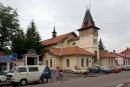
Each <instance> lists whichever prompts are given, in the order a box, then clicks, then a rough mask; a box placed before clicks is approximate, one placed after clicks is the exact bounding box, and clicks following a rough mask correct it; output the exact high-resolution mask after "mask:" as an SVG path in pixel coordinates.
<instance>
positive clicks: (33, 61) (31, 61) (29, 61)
mask: <svg viewBox="0 0 130 87" xmlns="http://www.w3.org/2000/svg"><path fill="white" fill-rule="evenodd" d="M36 60H37V58H35V57H28V58H27V65H36V64H37V61H36Z"/></svg>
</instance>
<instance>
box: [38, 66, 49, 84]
mask: <svg viewBox="0 0 130 87" xmlns="http://www.w3.org/2000/svg"><path fill="white" fill-rule="evenodd" d="M40 79H41V81H42V83H44V80H45V79H46V82H47V83H48V79H51V70H50V69H49V67H48V66H46V67H45V69H44V71H43V73H42V75H41V77H40Z"/></svg>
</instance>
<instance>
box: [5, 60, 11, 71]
mask: <svg viewBox="0 0 130 87" xmlns="http://www.w3.org/2000/svg"><path fill="white" fill-rule="evenodd" d="M6 64H7V71H9V70H10V62H7V63H6Z"/></svg>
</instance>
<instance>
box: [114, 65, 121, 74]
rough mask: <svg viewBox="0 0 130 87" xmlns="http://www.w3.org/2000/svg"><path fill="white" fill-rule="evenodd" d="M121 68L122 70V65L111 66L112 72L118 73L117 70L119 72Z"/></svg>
mask: <svg viewBox="0 0 130 87" xmlns="http://www.w3.org/2000/svg"><path fill="white" fill-rule="evenodd" d="M122 70H123V68H122V67H120V66H115V67H113V69H112V72H113V73H119V72H121V71H122Z"/></svg>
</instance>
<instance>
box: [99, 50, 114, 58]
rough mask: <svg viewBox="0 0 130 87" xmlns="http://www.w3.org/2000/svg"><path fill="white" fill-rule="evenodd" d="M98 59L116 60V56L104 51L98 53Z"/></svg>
mask: <svg viewBox="0 0 130 87" xmlns="http://www.w3.org/2000/svg"><path fill="white" fill-rule="evenodd" d="M99 57H100V58H117V56H116V55H114V54H112V53H110V52H108V51H106V50H101V51H99Z"/></svg>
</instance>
